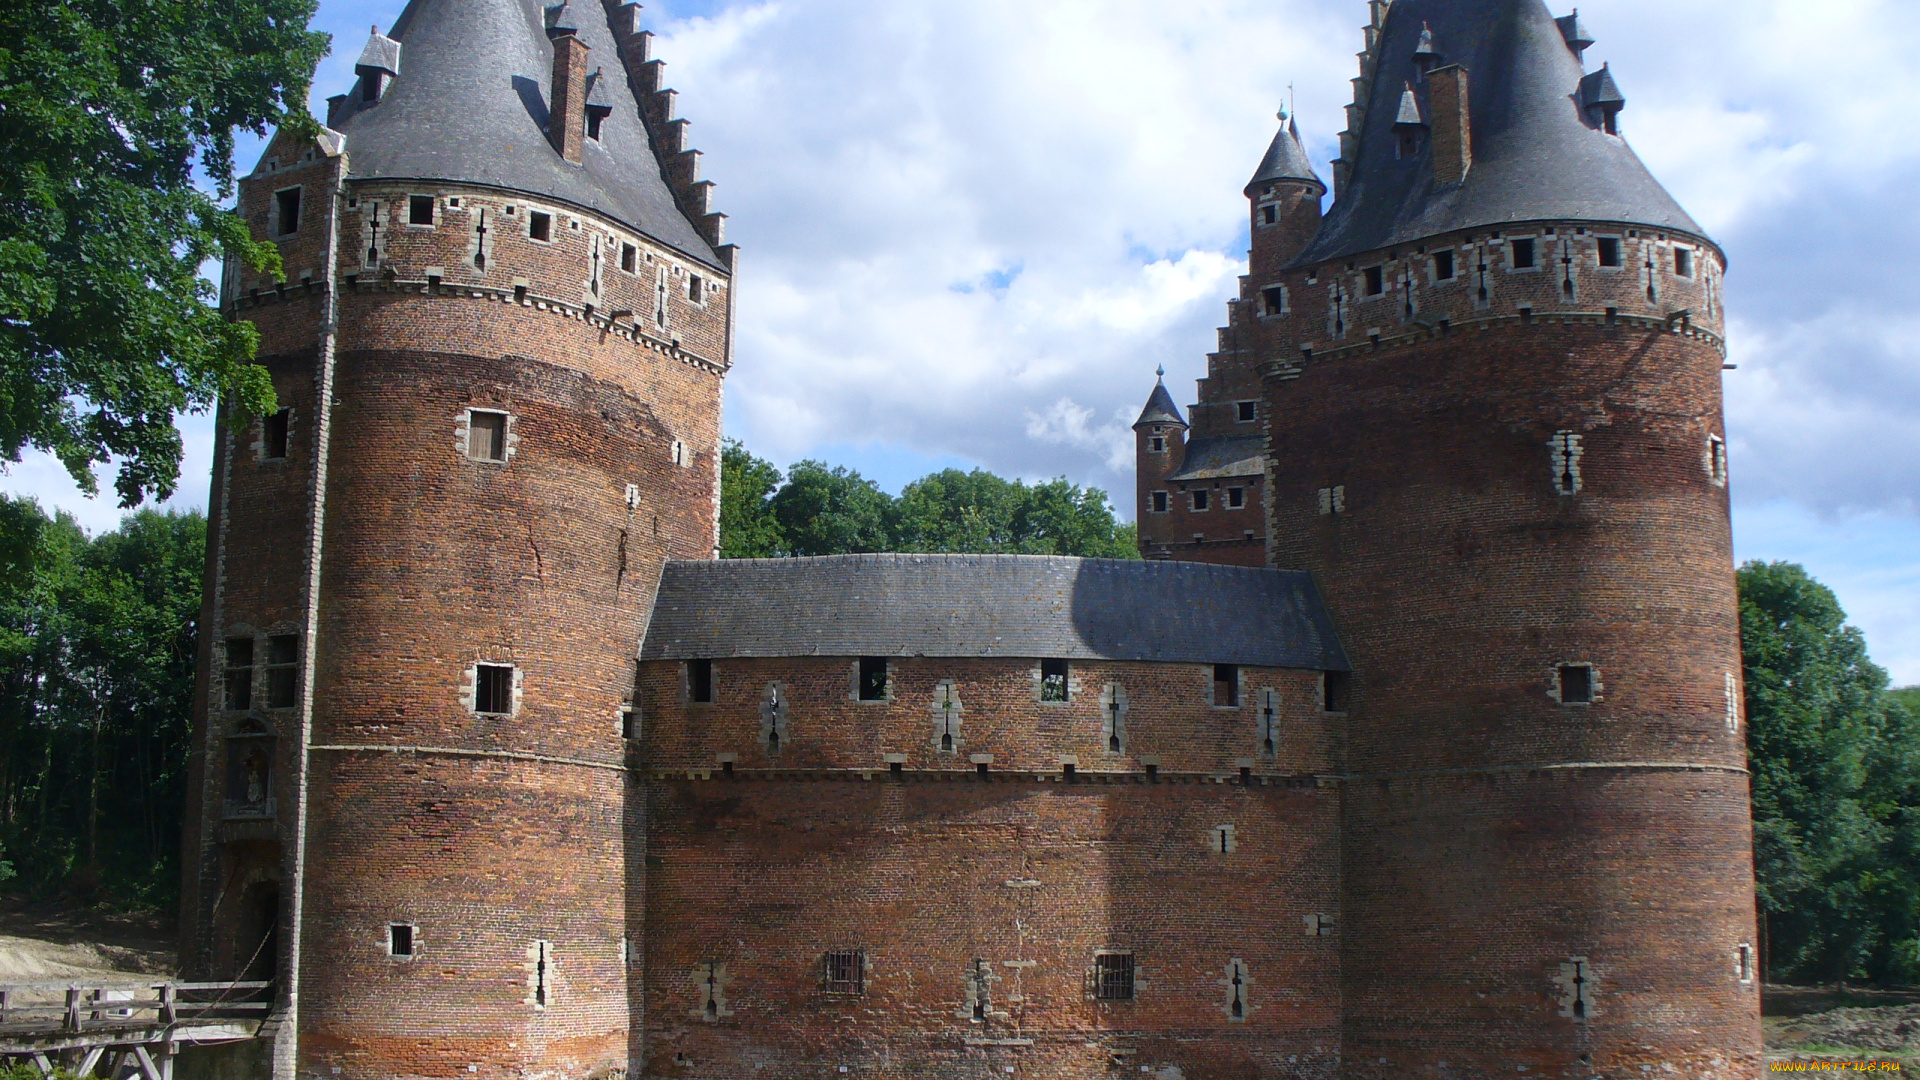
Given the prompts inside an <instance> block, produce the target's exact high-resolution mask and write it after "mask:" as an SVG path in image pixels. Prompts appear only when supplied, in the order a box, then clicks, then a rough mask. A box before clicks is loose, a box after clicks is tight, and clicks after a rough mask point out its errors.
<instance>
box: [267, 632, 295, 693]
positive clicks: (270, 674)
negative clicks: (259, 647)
mask: <svg viewBox="0 0 1920 1080" xmlns="http://www.w3.org/2000/svg"><path fill="white" fill-rule="evenodd" d="M299 657H300V639H299V637H298V636H296V635H293V634H275V635H273V636H272V637H270V638H268V639H267V708H269V709H291V708H293V699H294V696H295V695H294V689H295V687H297V686H298V685H299V678H300V671H299V666H298V664H297V663H296V661H297V660H298V659H299Z"/></svg>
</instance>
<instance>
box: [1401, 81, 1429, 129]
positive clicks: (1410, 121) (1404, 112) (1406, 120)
mask: <svg viewBox="0 0 1920 1080" xmlns="http://www.w3.org/2000/svg"><path fill="white" fill-rule="evenodd" d="M1426 126H1427V122H1426V121H1425V120H1423V119H1421V118H1420V99H1419V98H1418V97H1417V96H1415V95H1414V92H1413V84H1412V83H1407V84H1406V89H1405V90H1404V91H1402V92H1401V94H1400V113H1399V115H1397V116H1395V117H1394V118H1393V128H1394V130H1395V131H1402V130H1405V129H1407V128H1423V127H1426Z"/></svg>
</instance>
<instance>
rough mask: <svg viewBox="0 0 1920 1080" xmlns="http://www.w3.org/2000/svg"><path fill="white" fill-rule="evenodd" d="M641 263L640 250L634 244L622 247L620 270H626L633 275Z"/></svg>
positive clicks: (622, 245)
mask: <svg viewBox="0 0 1920 1080" xmlns="http://www.w3.org/2000/svg"><path fill="white" fill-rule="evenodd" d="M639 261H640V249H639V248H636V247H634V246H633V245H632V244H621V245H620V269H622V270H625V271H626V272H627V273H629V274H631V273H633V271H634V267H635V266H636V265H637V264H638V263H639Z"/></svg>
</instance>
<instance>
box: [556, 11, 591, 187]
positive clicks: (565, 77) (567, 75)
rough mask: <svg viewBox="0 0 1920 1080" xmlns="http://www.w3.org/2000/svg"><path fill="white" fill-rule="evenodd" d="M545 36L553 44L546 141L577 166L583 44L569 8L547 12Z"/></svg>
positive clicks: (583, 132)
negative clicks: (551, 87)
mask: <svg viewBox="0 0 1920 1080" xmlns="http://www.w3.org/2000/svg"><path fill="white" fill-rule="evenodd" d="M547 37H548V38H550V39H552V41H553V89H552V102H553V104H552V106H551V107H550V109H549V111H548V116H547V141H548V142H550V143H552V144H553V148H554V149H555V150H558V151H559V152H560V156H561V157H563V158H565V159H567V160H568V161H571V162H573V163H574V164H575V165H578V164H580V154H581V148H582V146H583V145H584V144H585V142H586V137H587V43H586V42H584V41H581V40H580V27H579V26H578V25H577V24H576V23H575V22H574V21H573V12H572V10H571V5H569V4H565V3H562V4H559V5H557V6H555V7H550V8H548V9H547Z"/></svg>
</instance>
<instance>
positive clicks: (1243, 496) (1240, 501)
mask: <svg viewBox="0 0 1920 1080" xmlns="http://www.w3.org/2000/svg"><path fill="white" fill-rule="evenodd" d="M1246 505H1247V489H1246V488H1237V487H1230V488H1228V489H1227V509H1229V510H1242V509H1245V508H1246Z"/></svg>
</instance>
